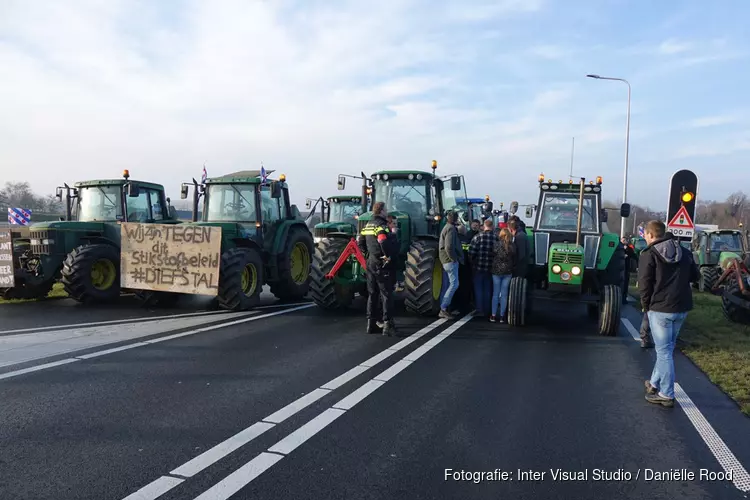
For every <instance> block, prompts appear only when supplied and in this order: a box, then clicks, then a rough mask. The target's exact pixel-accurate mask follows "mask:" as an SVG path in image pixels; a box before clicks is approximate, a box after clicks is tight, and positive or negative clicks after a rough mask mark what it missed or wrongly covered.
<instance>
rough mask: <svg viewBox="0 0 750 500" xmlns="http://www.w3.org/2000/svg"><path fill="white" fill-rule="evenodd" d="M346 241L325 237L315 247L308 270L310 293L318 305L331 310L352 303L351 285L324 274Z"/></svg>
mask: <svg viewBox="0 0 750 500" xmlns="http://www.w3.org/2000/svg"><path fill="white" fill-rule="evenodd" d="M348 243H349V240H346V239H344V238H325V239H323V240H321V241H320V242H318V245H317V246H316V247H315V254H314V255H313V262H312V270H311V272H310V295H312V299H313V302H315V304H317V305H318V307H321V308H323V309H327V310H333V309H340V308H343V307H348V306H349V305H350V304H351V303H352V299H353V298H354V288H353V287H351V286H346V285H342V284H339V283H336V281H335V280H329V279H326V274H328V273H329V272H331V269H333V266H334V264H336V261H337V260H338V259H339V257H340V256H341V254H342V253H343V252H344V248H346V245H347V244H348Z"/></svg>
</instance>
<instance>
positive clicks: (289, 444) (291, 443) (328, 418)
mask: <svg viewBox="0 0 750 500" xmlns="http://www.w3.org/2000/svg"><path fill="white" fill-rule="evenodd" d="M344 413H346V412H345V411H344V410H338V409H336V408H328V409H327V410H326V411H324V412H323V413H321V414H320V415H318V416H317V417H315V418H314V419H312V420H310V421H309V422H307V423H306V424H305V425H303V426H302V427H300V428H299V429H297V430H296V431H294V432H292V433H291V434H289V435H288V436H287V437H285V438H284V439H282V440H281V441H279V442H278V443H276V444H275V445H273V446H271V447H270V448H268V451H269V452H270V453H281V454H282V455H288V454H290V453H291V452H293V451H294V450H295V449H296V448H298V447H299V446H300V445H301V444H302V443H304V442H305V441H307V440H308V439H310V438H311V437H313V436H314V435H315V434H317V433H318V432H320V431H322V430H323V429H325V428H326V427H328V425H329V424H330V423H331V422H333V421H334V420H336V419H337V418H339V417H340V416H341V415H343V414H344ZM230 477H231V476H230ZM227 479H229V478H227ZM217 486H218V485H217Z"/></svg>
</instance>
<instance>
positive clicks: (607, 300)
mask: <svg viewBox="0 0 750 500" xmlns="http://www.w3.org/2000/svg"><path fill="white" fill-rule="evenodd" d="M621 306H622V288H620V287H619V286H617V285H604V287H603V288H602V291H601V295H600V296H599V335H604V336H607V337H613V336H615V335H617V332H619V331H620V314H621Z"/></svg>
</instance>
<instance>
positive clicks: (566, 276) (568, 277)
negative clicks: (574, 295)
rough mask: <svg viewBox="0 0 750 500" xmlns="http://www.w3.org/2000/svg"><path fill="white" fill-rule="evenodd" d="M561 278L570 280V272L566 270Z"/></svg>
mask: <svg viewBox="0 0 750 500" xmlns="http://www.w3.org/2000/svg"><path fill="white" fill-rule="evenodd" d="M560 278H561V279H562V280H563V281H568V280H569V279H570V273H569V272H568V271H565V272H564V273H562V274H561V275H560Z"/></svg>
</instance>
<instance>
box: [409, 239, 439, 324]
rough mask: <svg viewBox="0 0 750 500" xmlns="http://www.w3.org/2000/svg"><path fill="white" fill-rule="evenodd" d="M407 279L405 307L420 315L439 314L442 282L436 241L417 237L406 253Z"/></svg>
mask: <svg viewBox="0 0 750 500" xmlns="http://www.w3.org/2000/svg"><path fill="white" fill-rule="evenodd" d="M438 276H439V278H438ZM435 278H438V279H437V280H436V279H435ZM404 281H405V282H406V283H405V285H406V286H405V290H404V304H405V306H406V310H407V311H409V312H410V313H414V314H418V315H420V316H437V314H438V313H439V312H440V299H441V293H440V292H441V289H442V284H443V265H442V263H441V262H440V257H439V256H438V243H437V241H433V240H417V241H415V242H413V243H412V244H411V246H410V247H409V252H408V253H407V254H406V270H405V271H404ZM436 295H437V296H436Z"/></svg>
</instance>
